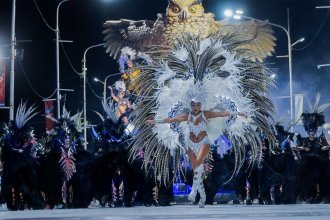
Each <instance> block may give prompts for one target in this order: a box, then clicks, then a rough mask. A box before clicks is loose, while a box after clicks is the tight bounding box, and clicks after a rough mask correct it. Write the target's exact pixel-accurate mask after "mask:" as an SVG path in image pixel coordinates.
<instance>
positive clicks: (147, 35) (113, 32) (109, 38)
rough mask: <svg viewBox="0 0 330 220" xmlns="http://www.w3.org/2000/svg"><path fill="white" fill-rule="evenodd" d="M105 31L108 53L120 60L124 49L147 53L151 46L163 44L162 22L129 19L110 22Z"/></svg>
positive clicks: (106, 24) (106, 23) (105, 25)
mask: <svg viewBox="0 0 330 220" xmlns="http://www.w3.org/2000/svg"><path fill="white" fill-rule="evenodd" d="M103 26H104V28H105V30H104V31H103V34H105V35H106V36H105V38H104V41H105V47H106V48H107V49H106V52H107V53H109V54H110V56H111V57H114V59H116V58H118V56H119V55H120V51H121V49H122V48H123V47H130V48H132V49H134V50H138V51H146V50H147V49H148V48H149V47H150V46H151V45H154V44H157V43H159V42H161V40H160V36H161V33H160V30H161V26H162V22H161V20H160V19H158V20H157V21H156V22H154V21H150V20H140V21H133V20H127V19H121V20H110V21H107V22H105V24H104V25H103Z"/></svg>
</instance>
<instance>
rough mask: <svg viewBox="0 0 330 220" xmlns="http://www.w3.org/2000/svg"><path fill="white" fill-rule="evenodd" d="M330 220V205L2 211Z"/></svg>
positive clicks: (118, 219)
mask: <svg viewBox="0 0 330 220" xmlns="http://www.w3.org/2000/svg"><path fill="white" fill-rule="evenodd" d="M224 218H226V219H230V220H234V219H253V220H256V219H260V220H261V219H262V220H264V219H269V220H274V219H276V220H280V219H281V220H283V219H290V220H296V219H297V220H298V219H299V220H306V219H313V220H323V219H327V220H329V219H330V204H315V205H314V204H313V205H311V204H297V205H250V206H247V205H242V204H241V205H232V204H227V205H206V206H205V208H198V206H195V205H190V204H189V205H188V204H187V205H171V206H168V207H144V206H138V207H132V208H88V209H53V210H25V211H6V210H0V219H1V220H5V219H6V220H7V219H15V220H16V219H24V220H27V219H38V220H39V219H46V220H58V219H61V220H80V219H81V220H101V219H106V220H124V219H146V220H148V219H166V220H170V219H178V220H184V219H224Z"/></svg>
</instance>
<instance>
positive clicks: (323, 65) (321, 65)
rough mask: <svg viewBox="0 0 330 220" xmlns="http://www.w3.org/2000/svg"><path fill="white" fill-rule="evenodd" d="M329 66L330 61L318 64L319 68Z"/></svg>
mask: <svg viewBox="0 0 330 220" xmlns="http://www.w3.org/2000/svg"><path fill="white" fill-rule="evenodd" d="M327 66H330V63H327V64H320V65H317V68H318V69H321V68H322V67H327Z"/></svg>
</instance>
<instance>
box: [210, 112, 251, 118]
mask: <svg viewBox="0 0 330 220" xmlns="http://www.w3.org/2000/svg"><path fill="white" fill-rule="evenodd" d="M204 114H205V117H206V118H207V119H210V118H221V117H229V116H230V115H231V114H232V113H230V112H205V113H204ZM236 115H238V116H243V117H245V114H244V113H243V112H237V113H236Z"/></svg>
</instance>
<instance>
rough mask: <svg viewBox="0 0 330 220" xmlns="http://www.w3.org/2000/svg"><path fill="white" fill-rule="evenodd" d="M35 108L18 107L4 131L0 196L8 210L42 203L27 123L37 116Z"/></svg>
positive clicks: (26, 207)
mask: <svg viewBox="0 0 330 220" xmlns="http://www.w3.org/2000/svg"><path fill="white" fill-rule="evenodd" d="M35 110H36V106H34V105H33V106H31V107H29V108H27V103H26V102H25V103H22V102H21V104H20V105H19V106H18V108H17V112H16V117H15V121H10V122H9V125H8V126H6V125H5V128H4V134H3V137H2V143H3V145H2V162H3V174H2V183H1V194H2V196H3V197H4V200H5V201H6V204H7V207H8V209H9V210H18V209H20V210H24V209H41V208H43V206H44V204H43V201H42V197H41V193H40V190H39V187H38V175H37V173H38V169H39V164H38V162H37V159H36V158H35V157H34V154H33V153H34V151H35V148H36V145H37V142H36V138H35V137H34V133H33V132H34V130H33V128H32V127H31V126H29V124H28V123H27V122H28V121H29V120H30V119H31V118H33V117H34V116H36V115H37V113H36V112H35Z"/></svg>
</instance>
